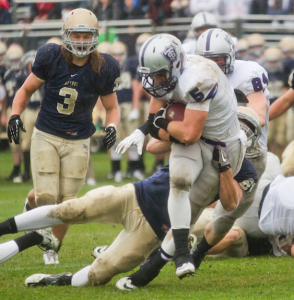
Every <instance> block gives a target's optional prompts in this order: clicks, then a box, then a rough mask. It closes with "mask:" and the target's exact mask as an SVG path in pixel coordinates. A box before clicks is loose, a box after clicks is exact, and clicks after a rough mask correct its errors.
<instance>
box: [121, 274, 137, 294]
mask: <svg viewBox="0 0 294 300" xmlns="http://www.w3.org/2000/svg"><path fill="white" fill-rule="evenodd" d="M116 287H117V288H118V289H119V290H122V291H130V290H133V289H137V288H138V287H137V286H135V285H134V284H132V279H131V278H130V277H124V278H122V279H120V280H119V281H118V282H117V283H116Z"/></svg>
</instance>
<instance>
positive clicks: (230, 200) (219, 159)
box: [211, 146, 243, 211]
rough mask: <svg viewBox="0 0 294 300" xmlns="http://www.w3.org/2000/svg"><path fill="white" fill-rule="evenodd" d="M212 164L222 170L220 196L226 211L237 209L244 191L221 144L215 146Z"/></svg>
mask: <svg viewBox="0 0 294 300" xmlns="http://www.w3.org/2000/svg"><path fill="white" fill-rule="evenodd" d="M211 164H212V165H213V167H215V168H216V169H217V170H219V172H220V187H219V198H220V202H221V204H222V206H223V208H224V209H225V210H226V211H231V210H234V209H236V207H237V206H238V203H239V201H240V200H241V199H242V196H243V193H242V190H241V188H240V187H239V185H238V183H237V182H236V181H235V180H234V178H233V172H232V168H231V165H230V161H229V157H228V155H227V154H226V153H225V151H224V150H223V149H222V147H220V146H215V148H214V151H213V157H212V161H211Z"/></svg>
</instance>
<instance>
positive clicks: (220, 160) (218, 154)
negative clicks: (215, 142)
mask: <svg viewBox="0 0 294 300" xmlns="http://www.w3.org/2000/svg"><path fill="white" fill-rule="evenodd" d="M211 164H212V165H213V167H215V168H216V169H217V170H219V172H220V173H222V172H225V171H227V170H229V169H231V165H230V161H229V156H228V155H227V153H226V152H225V151H224V150H223V149H222V147H221V146H215V147H214V150H213V154H212V160H211Z"/></svg>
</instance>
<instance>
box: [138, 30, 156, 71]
mask: <svg viewBox="0 0 294 300" xmlns="http://www.w3.org/2000/svg"><path fill="white" fill-rule="evenodd" d="M157 36H158V34H156V35H155V36H154V37H153V38H150V40H149V41H148V43H147V44H146V45H145V47H144V49H143V51H142V56H141V67H144V54H145V51H146V49H147V47H148V45H149V44H150V42H151V41H152V40H153V39H154V38H156V37H157Z"/></svg>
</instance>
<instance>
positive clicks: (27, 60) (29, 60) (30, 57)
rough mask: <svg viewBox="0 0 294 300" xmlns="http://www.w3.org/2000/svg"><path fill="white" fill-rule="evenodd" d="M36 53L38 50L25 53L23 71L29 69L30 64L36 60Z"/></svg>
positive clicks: (22, 60) (22, 62)
mask: <svg viewBox="0 0 294 300" xmlns="http://www.w3.org/2000/svg"><path fill="white" fill-rule="evenodd" d="M36 53H37V51H36V50H31V51H28V52H27V53H25V55H24V56H23V57H22V58H21V65H22V68H23V69H25V68H27V67H28V64H29V63H32V62H33V61H34V60H35V56H36Z"/></svg>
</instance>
